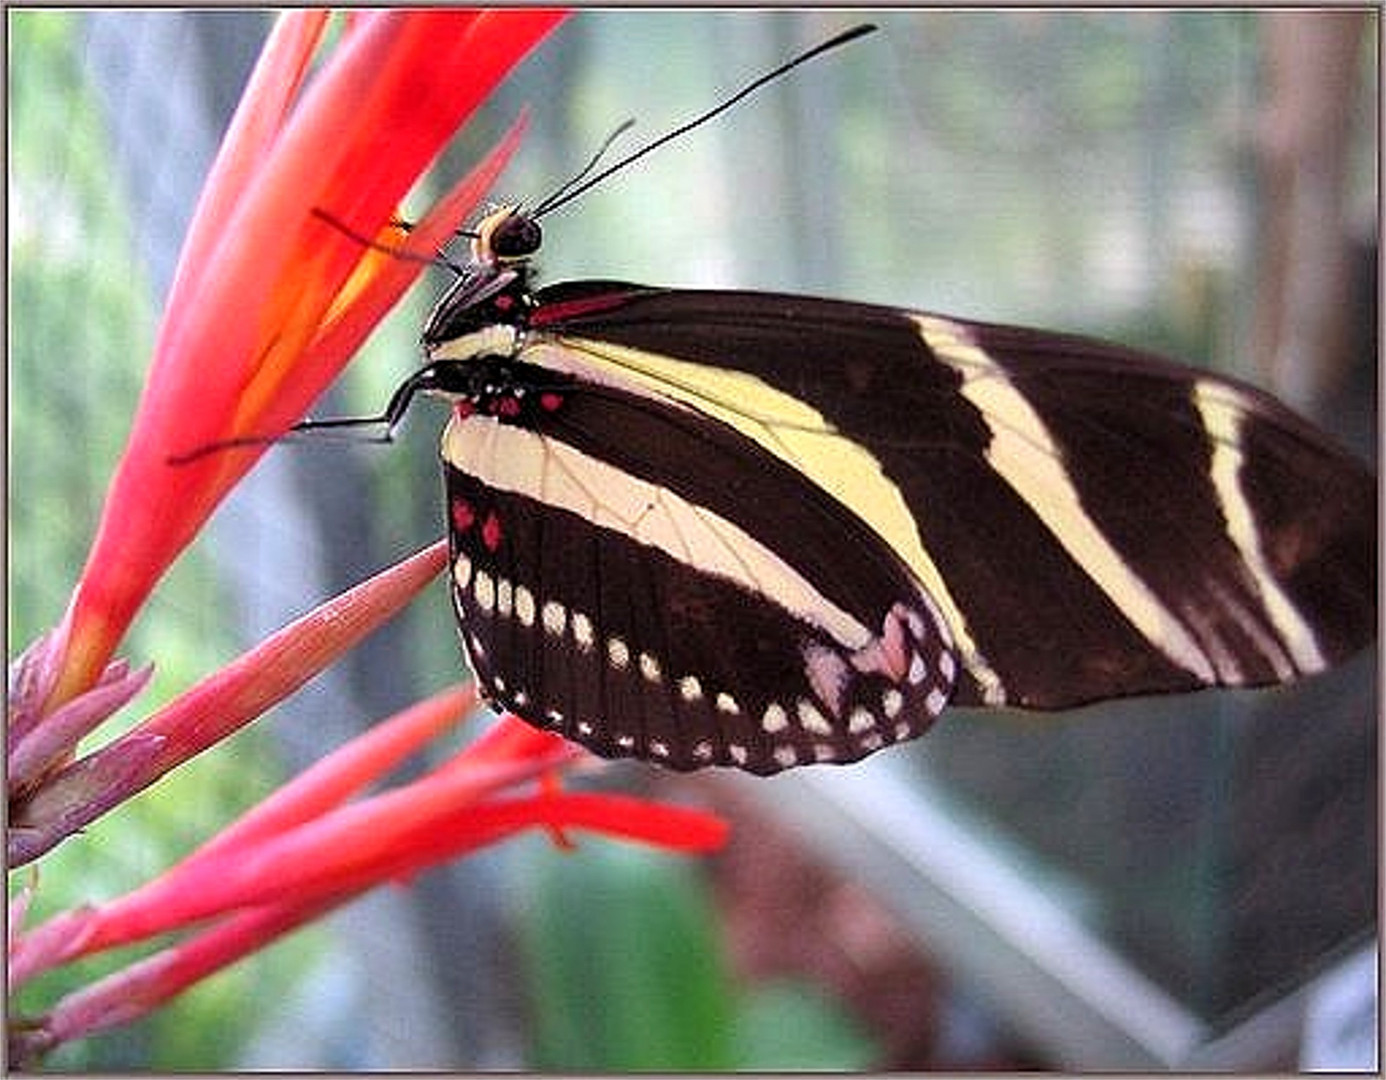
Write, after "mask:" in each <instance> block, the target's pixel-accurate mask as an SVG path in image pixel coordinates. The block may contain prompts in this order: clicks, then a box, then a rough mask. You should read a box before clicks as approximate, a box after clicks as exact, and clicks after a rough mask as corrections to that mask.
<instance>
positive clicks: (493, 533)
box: [481, 512, 502, 552]
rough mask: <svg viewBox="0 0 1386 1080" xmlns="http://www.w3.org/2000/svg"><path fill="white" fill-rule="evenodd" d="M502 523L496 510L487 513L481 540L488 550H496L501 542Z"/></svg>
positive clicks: (482, 526)
mask: <svg viewBox="0 0 1386 1080" xmlns="http://www.w3.org/2000/svg"><path fill="white" fill-rule="evenodd" d="M501 536H502V530H501V523H500V518H498V517H497V516H496V515H495V513H494V512H492V513H490V514H487V515H486V520H485V521H483V522H482V523H481V542H482V543H483V544H485V545H486V550H487V551H491V552H494V551H495V550H496V549H497V548H499V547H500V544H501Z"/></svg>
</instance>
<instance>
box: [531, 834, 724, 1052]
mask: <svg viewBox="0 0 1386 1080" xmlns="http://www.w3.org/2000/svg"><path fill="white" fill-rule="evenodd" d="M530 865H531V868H532V870H533V873H532V879H533V885H532V889H531V893H530V902H529V904H528V905H527V909H526V910H525V911H524V912H523V913H522V915H521V926H520V941H521V948H522V951H523V954H524V960H525V964H526V968H527V973H528V985H529V994H530V1006H531V1031H532V1033H533V1034H532V1052H531V1062H532V1064H533V1066H534V1067H535V1068H538V1069H561V1070H563V1071H582V1072H613V1071H625V1070H658V1071H693V1070H715V1071H727V1070H729V1069H733V1068H735V1067H736V1065H737V1062H736V1059H735V1057H734V1054H733V1046H732V1039H731V1034H732V1030H733V994H734V991H733V988H732V985H731V982H730V980H729V977H728V975H727V971H726V967H725V963H724V961H723V957H722V952H721V948H720V943H719V938H718V934H717V932H716V922H715V918H714V915H713V910H712V905H711V903H710V901H709V899H708V896H707V892H706V889H705V886H704V885H703V883H702V881H701V879H700V878H699V877H698V875H697V871H696V866H695V865H694V864H690V863H689V862H688V861H687V860H685V859H681V858H677V857H674V856H670V855H663V854H657V853H654V852H649V851H645V850H642V849H638V848H633V847H628V846H621V845H617V844H612V843H608V842H605V841H600V840H594V839H588V838H586V837H584V838H583V839H582V841H581V844H580V846H579V848H578V849H577V850H576V851H575V852H572V853H570V854H566V855H564V854H560V853H557V852H554V851H553V849H552V848H549V849H547V850H546V851H544V852H542V853H540V854H539V855H538V857H536V858H535V859H534V860H533V861H532V862H531V864H530Z"/></svg>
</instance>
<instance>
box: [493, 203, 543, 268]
mask: <svg viewBox="0 0 1386 1080" xmlns="http://www.w3.org/2000/svg"><path fill="white" fill-rule="evenodd" d="M543 238H544V234H543V230H541V229H540V228H539V223H538V222H537V221H535V220H534V219H533V218H532V217H529V216H528V215H526V214H521V213H518V212H516V213H512V214H508V215H507V216H506V217H505V218H504V219H502V220H501V221H500V222H499V223H497V225H496V227H495V230H494V231H493V232H492V233H491V235H490V237H489V239H490V242H491V254H492V255H494V256H495V257H496V258H497V259H527V258H529V256H531V255H533V254H534V253H535V252H536V251H538V250H539V245H540V244H541V243H542V242H543Z"/></svg>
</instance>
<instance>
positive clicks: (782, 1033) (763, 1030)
mask: <svg viewBox="0 0 1386 1080" xmlns="http://www.w3.org/2000/svg"><path fill="white" fill-rule="evenodd" d="M736 1048H737V1061H738V1067H739V1068H741V1069H744V1070H750V1071H756V1072H786V1071H805V1072H807V1071H817V1070H823V1071H828V1070H831V1071H833V1072H838V1071H848V1070H852V1071H860V1070H864V1069H870V1068H873V1067H876V1066H878V1065H879V1064H880V1049H879V1047H878V1046H877V1045H876V1043H875V1041H874V1040H873V1039H871V1038H870V1036H868V1035H867V1034H866V1033H865V1032H863V1031H862V1029H861V1027H860V1026H859V1025H858V1024H857V1023H856V1022H855V1021H854V1020H853V1019H852V1018H851V1017H850V1016H848V1015H847V1013H846V1012H844V1011H843V1009H842V1008H841V1006H839V1005H838V1004H837V1003H836V1002H835V1001H833V1000H832V999H831V998H829V997H828V996H827V995H825V994H823V993H822V992H821V991H819V990H817V989H816V988H815V987H813V986H811V985H809V984H807V983H802V982H797V981H795V982H789V981H781V982H773V983H764V984H762V985H760V986H758V987H756V988H755V989H754V990H752V991H751V992H750V993H749V994H748V995H747V997H746V1000H745V1003H744V1005H743V1007H742V1009H741V1014H740V1015H739V1016H738V1017H737V1027H736Z"/></svg>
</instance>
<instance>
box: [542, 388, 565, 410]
mask: <svg viewBox="0 0 1386 1080" xmlns="http://www.w3.org/2000/svg"><path fill="white" fill-rule="evenodd" d="M539 406H540V408H542V409H543V410H544V411H545V412H557V411H558V410H559V409H561V408H562V407H563V395H562V394H556V393H554V392H553V391H549V392H548V393H545V394H540V395H539Z"/></svg>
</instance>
